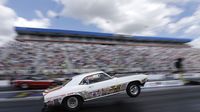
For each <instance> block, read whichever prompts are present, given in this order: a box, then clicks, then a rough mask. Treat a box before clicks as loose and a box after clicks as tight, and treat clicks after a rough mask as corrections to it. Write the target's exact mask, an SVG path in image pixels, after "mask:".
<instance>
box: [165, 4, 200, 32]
mask: <svg viewBox="0 0 200 112" xmlns="http://www.w3.org/2000/svg"><path fill="white" fill-rule="evenodd" d="M199 10H200V7H198V8H197V9H196V11H195V12H194V13H193V14H192V15H191V16H186V17H183V18H181V19H180V20H178V21H177V22H174V23H171V24H169V25H168V26H169V31H170V32H169V33H176V32H182V33H183V34H184V35H188V36H198V35H199V34H200V32H199V31H198V30H199V28H200V12H199Z"/></svg>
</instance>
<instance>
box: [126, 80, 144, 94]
mask: <svg viewBox="0 0 200 112" xmlns="http://www.w3.org/2000/svg"><path fill="white" fill-rule="evenodd" d="M140 91H141V89H140V85H139V84H137V83H130V84H129V85H128V86H127V88H126V93H127V95H128V96H130V97H137V96H138V95H139V94H140Z"/></svg>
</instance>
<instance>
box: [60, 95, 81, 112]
mask: <svg viewBox="0 0 200 112" xmlns="http://www.w3.org/2000/svg"><path fill="white" fill-rule="evenodd" d="M82 104H83V100H82V99H81V97H78V96H70V97H67V98H65V99H64V100H63V103H62V105H63V107H64V109H65V110H67V111H77V110H79V108H80V107H81V106H82Z"/></svg>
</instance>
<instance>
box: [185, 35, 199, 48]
mask: <svg viewBox="0 0 200 112" xmlns="http://www.w3.org/2000/svg"><path fill="white" fill-rule="evenodd" d="M187 44H188V45H190V46H191V47H193V48H200V37H199V38H196V39H194V40H193V41H191V42H189V43H187Z"/></svg>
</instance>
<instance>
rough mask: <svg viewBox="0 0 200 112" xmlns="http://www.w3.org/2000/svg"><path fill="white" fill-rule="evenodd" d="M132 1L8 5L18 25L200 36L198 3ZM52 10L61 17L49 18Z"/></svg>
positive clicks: (11, 1) (38, 0)
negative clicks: (15, 16) (16, 17)
mask: <svg viewBox="0 0 200 112" xmlns="http://www.w3.org/2000/svg"><path fill="white" fill-rule="evenodd" d="M56 1H57V2H56ZM95 1H96V2H95ZM126 1H127V0H126ZM130 1H131V0H130ZM130 1H129V2H127V3H126V2H124V1H120V0H119V1H115V0H109V1H106V0H99V1H98V0H8V1H7V3H6V6H7V7H9V8H11V9H13V10H14V11H15V13H16V15H17V16H18V17H19V18H21V19H20V20H21V21H20V20H19V21H20V22H18V25H20V23H24V24H26V23H30V27H32V26H31V25H33V24H35V26H34V25H33V27H43V28H52V29H67V30H81V31H93V32H108V33H121V34H129V35H145V36H163V37H180V38H197V37H198V35H199V34H200V33H199V32H198V29H199V28H200V20H199V18H198V17H199V15H200V14H198V13H197V12H198V10H199V9H200V8H199V7H200V5H199V2H198V0H193V1H190V0H176V1H174V0H132V1H131V2H130ZM113 4H114V5H113ZM116 4H117V5H116ZM143 9H144V10H143ZM36 11H38V12H40V13H41V14H42V17H41V16H38V14H37V13H36ZM48 11H53V12H54V13H56V14H58V15H59V16H55V17H49V16H48V14H47V13H48ZM122 12H123V14H122ZM115 16H116V18H114V17H115ZM189 20H190V21H189ZM194 21H196V22H194ZM35 22H36V23H35ZM42 22H43V24H40V23H42ZM37 24H38V25H37ZM22 26H23V25H22ZM27 26H28V25H25V27H27Z"/></svg>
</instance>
